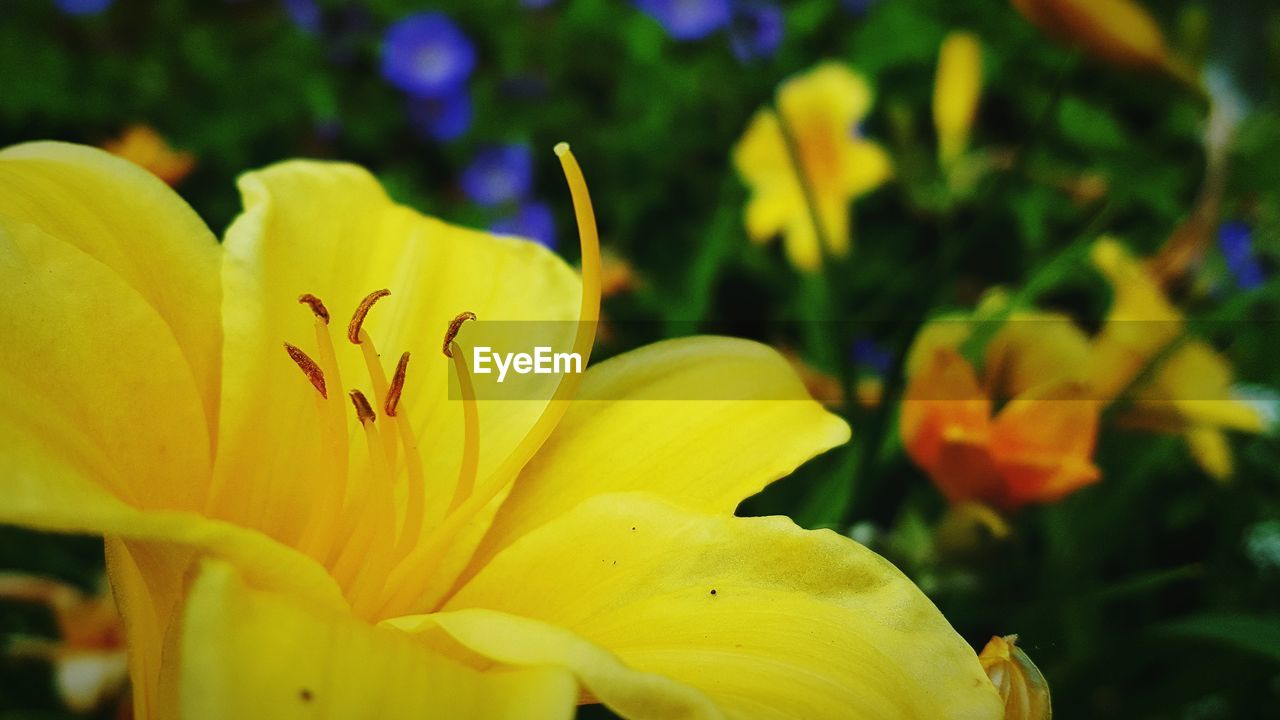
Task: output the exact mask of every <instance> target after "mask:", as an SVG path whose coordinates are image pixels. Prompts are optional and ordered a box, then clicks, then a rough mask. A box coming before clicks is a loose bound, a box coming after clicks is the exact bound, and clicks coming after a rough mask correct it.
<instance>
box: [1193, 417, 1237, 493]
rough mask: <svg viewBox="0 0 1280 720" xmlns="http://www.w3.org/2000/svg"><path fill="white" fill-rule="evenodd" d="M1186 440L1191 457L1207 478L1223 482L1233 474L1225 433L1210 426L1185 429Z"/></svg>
mask: <svg viewBox="0 0 1280 720" xmlns="http://www.w3.org/2000/svg"><path fill="white" fill-rule="evenodd" d="M1186 438H1187V449H1188V450H1190V451H1191V457H1193V458H1195V461H1196V464H1197V465H1199V466H1200V468H1201V469H1202V470H1204V471H1205V472H1206V473H1208V474H1209V477H1211V478H1213V479H1214V480H1217V481H1218V482H1223V481H1225V480H1227V479H1228V478H1230V477H1231V474H1232V473H1233V472H1235V459H1234V458H1233V457H1232V456H1231V445H1230V444H1229V443H1228V442H1227V434H1226V433H1224V432H1222V431H1221V430H1219V429H1218V428H1215V427H1212V426H1209V427H1205V426H1197V427H1192V428H1188V429H1187V431H1186Z"/></svg>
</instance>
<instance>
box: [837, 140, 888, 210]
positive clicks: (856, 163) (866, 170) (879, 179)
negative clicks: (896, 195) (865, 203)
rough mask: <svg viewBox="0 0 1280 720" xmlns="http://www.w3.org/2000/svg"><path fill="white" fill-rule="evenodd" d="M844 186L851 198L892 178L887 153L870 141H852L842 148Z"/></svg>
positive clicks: (867, 191)
mask: <svg viewBox="0 0 1280 720" xmlns="http://www.w3.org/2000/svg"><path fill="white" fill-rule="evenodd" d="M843 165H844V186H845V190H846V191H847V192H848V193H849V194H850V195H851V196H853V197H858V196H860V195H865V194H867V193H869V192H871V191H872V190H875V189H876V188H878V187H880V186H881V185H883V184H885V182H887V181H888V180H889V179H890V178H892V177H893V160H892V159H891V158H890V157H889V153H888V152H886V151H885V149H884V148H883V147H881V146H880V145H879V144H877V143H873V142H871V141H870V140H861V139H856V138H855V139H854V140H853V142H851V143H849V144H848V145H846V146H845V147H844V160H843Z"/></svg>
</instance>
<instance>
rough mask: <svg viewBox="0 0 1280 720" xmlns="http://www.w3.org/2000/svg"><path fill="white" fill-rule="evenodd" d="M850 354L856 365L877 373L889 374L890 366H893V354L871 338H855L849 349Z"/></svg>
mask: <svg viewBox="0 0 1280 720" xmlns="http://www.w3.org/2000/svg"><path fill="white" fill-rule="evenodd" d="M849 356H850V357H851V359H852V360H853V364H854V365H857V366H858V367H860V368H862V369H865V370H870V371H871V372H873V373H875V374H876V375H885V374H888V372H889V368H891V367H893V355H892V354H891V353H890V352H889V351H888V350H885V349H884V348H883V347H881V346H880V344H879V343H877V342H876V341H875V340H872V339H870V338H865V337H864V338H859V339H857V340H855V341H854V342H853V347H852V348H850V350H849Z"/></svg>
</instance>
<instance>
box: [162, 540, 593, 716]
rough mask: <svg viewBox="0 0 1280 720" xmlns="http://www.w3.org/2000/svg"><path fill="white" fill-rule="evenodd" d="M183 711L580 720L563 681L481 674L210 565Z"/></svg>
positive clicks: (193, 634)
mask: <svg viewBox="0 0 1280 720" xmlns="http://www.w3.org/2000/svg"><path fill="white" fill-rule="evenodd" d="M180 646H181V654H180V660H179V661H178V662H179V663H180V665H181V667H180V675H179V677H178V678H177V680H178V683H179V706H180V708H181V713H182V717H183V718H185V719H186V720H201V719H202V718H209V719H210V720H213V719H214V718H218V719H221V718H241V717H243V718H247V717H270V718H280V719H281V720H287V719H288V718H314V717H330V718H343V719H344V720H345V719H346V718H352V719H355V718H387V717H393V718H441V719H442V720H451V719H453V718H513V719H514V718H520V719H523V718H535V719H537V718H547V719H552V718H565V719H568V718H571V717H573V713H574V706H575V703H576V700H577V687H576V684H575V683H574V681H573V678H572V676H570V675H569V674H568V673H566V672H563V671H561V670H556V669H551V668H535V669H527V670H503V669H498V668H494V669H490V670H488V671H483V672H482V671H479V670H476V669H474V668H471V667H468V666H466V665H464V664H461V663H459V662H457V661H455V660H452V659H449V658H447V657H445V656H444V655H441V654H439V653H437V652H435V651H433V650H432V649H430V648H427V647H425V646H423V645H420V644H418V643H415V642H414V641H413V640H412V639H410V638H409V637H408V636H406V635H405V634H404V633H400V632H397V631H394V630H389V629H386V628H379V627H373V626H370V625H367V624H365V623H362V622H360V621H358V620H356V619H355V618H353V617H350V616H348V615H344V614H340V613H334V612H325V611H321V610H318V609H316V608H312V607H308V606H306V605H304V604H300V603H297V602H295V601H294V600H293V599H292V598H289V597H287V596H284V595H279V594H275V593H271V592H265V591H260V590H256V589H253V588H251V587H250V586H248V585H247V584H246V583H245V582H243V581H242V580H241V579H240V578H239V577H237V576H236V574H235V573H234V571H233V570H232V568H231V567H229V566H227V565H223V564H218V563H206V564H205V565H204V566H203V568H202V569H201V571H200V574H199V576H198V577H197V578H196V580H195V583H194V585H193V587H192V590H191V597H190V600H189V601H188V605H187V608H186V613H185V619H184V623H183V627H182V633H181V644H180Z"/></svg>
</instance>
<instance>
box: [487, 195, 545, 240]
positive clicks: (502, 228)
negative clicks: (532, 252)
mask: <svg viewBox="0 0 1280 720" xmlns="http://www.w3.org/2000/svg"><path fill="white" fill-rule="evenodd" d="M489 230H490V231H491V232H493V233H495V234H497V235H511V236H513V237H520V238H525V239H528V240H532V241H534V242H536V243H538V244H539V245H542V246H544V247H548V248H551V249H555V246H556V218H555V215H554V214H553V213H552V212H551V206H549V205H547V204H546V203H544V202H539V201H536V200H535V201H532V202H528V203H525V204H524V205H521V206H520V209H519V210H517V211H516V214H515V215H512V216H510V217H505V218H503V219H501V220H499V221H497V222H495V223H494V224H493V225H491V226H489Z"/></svg>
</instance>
